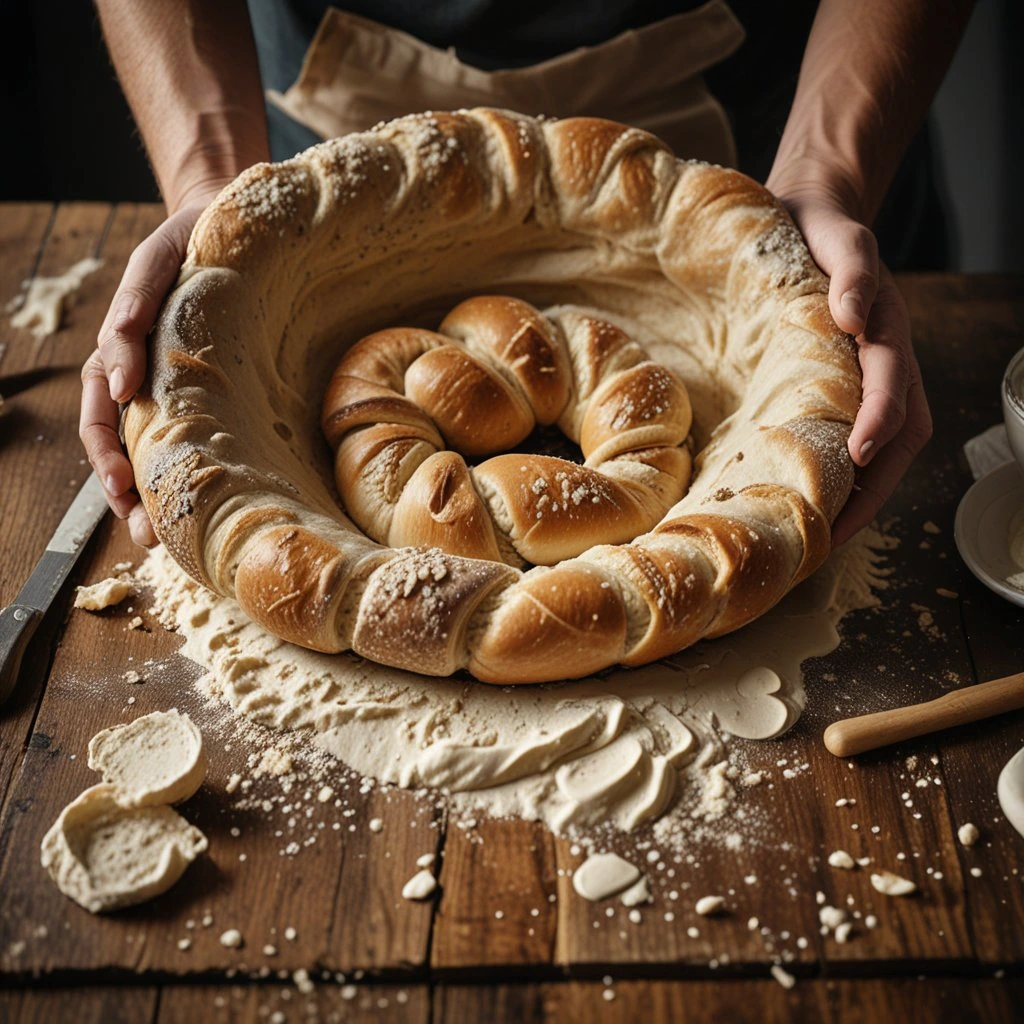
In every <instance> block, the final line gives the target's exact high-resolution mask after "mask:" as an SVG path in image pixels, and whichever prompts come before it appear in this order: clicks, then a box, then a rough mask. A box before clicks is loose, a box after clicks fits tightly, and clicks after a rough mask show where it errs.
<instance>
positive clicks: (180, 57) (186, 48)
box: [96, 0, 269, 213]
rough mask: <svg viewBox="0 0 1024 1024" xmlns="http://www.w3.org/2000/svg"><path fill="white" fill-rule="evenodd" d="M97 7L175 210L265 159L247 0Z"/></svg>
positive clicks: (127, 1)
mask: <svg viewBox="0 0 1024 1024" xmlns="http://www.w3.org/2000/svg"><path fill="white" fill-rule="evenodd" d="M96 6H97V9H98V11H99V15H100V21H101V23H102V25H103V33H104V36H105V38H106V41H107V46H108V48H109V50H110V56H111V60H112V61H113V63H114V67H115V69H116V70H117V75H118V78H119V79H120V82H121V86H122V88H123V89H124V92H125V95H126V96H127V98H128V103H129V105H130V106H131V108H132V113H133V114H134V115H135V121H136V123H137V124H138V126H139V131H140V132H141V134H142V138H143V141H144V142H145V145H146V151H147V153H148V154H149V159H150V162H151V163H152V166H153V172H154V174H155V175H156V179H157V183H158V185H159V187H160V193H161V195H162V196H163V197H164V201H165V203H166V204H167V208H168V210H169V212H171V213H173V212H174V211H175V210H177V209H179V208H180V207H181V206H183V205H185V204H186V203H188V202H189V201H190V200H192V199H193V198H195V197H196V196H198V195H200V194H203V193H207V192H209V191H210V190H211V189H212V188H216V187H217V186H219V185H220V184H223V183H224V182H225V181H228V180H230V179H231V178H233V177H234V176H235V175H237V174H238V173H239V172H240V171H242V170H244V169H245V168H246V167H249V166H250V165H252V164H254V163H257V162H259V161H260V160H266V159H268V158H269V148H268V144H267V132H266V118H265V112H264V106H263V94H262V89H261V86H260V79H259V65H258V63H257V60H256V48H255V45H254V43H253V38H252V28H251V25H250V23H249V15H248V11H247V9H246V5H245V0H216V2H210V0H160V2H158V3H149V2H138V0H97V2H96Z"/></svg>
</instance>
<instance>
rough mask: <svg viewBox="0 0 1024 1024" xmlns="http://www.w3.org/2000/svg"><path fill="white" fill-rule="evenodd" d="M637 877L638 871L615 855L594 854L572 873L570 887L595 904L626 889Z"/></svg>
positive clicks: (638, 875)
mask: <svg viewBox="0 0 1024 1024" xmlns="http://www.w3.org/2000/svg"><path fill="white" fill-rule="evenodd" d="M639 877H640V869H639V868H638V867H636V866H635V865H634V864H630V863H629V861H628V860H623V858H622V857H620V856H619V855H618V854H617V853H595V854H591V856H589V857H588V858H587V859H586V860H585V861H584V862H583V863H582V864H581V865H580V866H579V867H578V868H577V869H576V870H575V871H574V872H573V876H572V887H573V888H574V889H575V890H576V892H577V893H578V894H579V895H580V896H582V897H583V898H584V899H585V900H591V901H593V902H597V901H598V900H605V899H607V898H608V897H609V896H614V895H615V894H616V893H619V892H622V890H623V889H628V888H629V887H630V886H631V885H632V884H633V883H634V882H635V881H636V880H637V879H638V878H639Z"/></svg>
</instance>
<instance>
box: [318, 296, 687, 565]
mask: <svg viewBox="0 0 1024 1024" xmlns="http://www.w3.org/2000/svg"><path fill="white" fill-rule="evenodd" d="M438 332H439V333H436V334H435V333H434V332H432V331H424V330H417V329H415V328H404V329H403V328H392V329H390V330H385V331H378V332H377V333H376V334H371V335H370V336H369V337H367V338H363V339H362V341H360V342H358V344H356V345H354V346H353V347H352V348H351V349H349V351H348V352H346V353H345V355H344V356H343V357H342V360H341V363H340V364H339V366H338V368H337V369H336V370H335V371H334V376H333V377H332V378H331V383H330V384H329V385H328V388H327V395H326V397H325V398H324V407H323V424H324V432H325V433H326V435H327V440H328V441H329V442H330V445H331V447H332V448H333V449H334V450H335V453H336V455H335V465H334V473H335V480H336V482H337V484H338V491H339V493H340V494H341V496H342V499H343V502H344V505H345V508H346V509H348V511H349V514H350V515H351V516H352V518H353V519H354V520H355V522H356V523H357V524H358V525H359V526H360V527H361V528H362V529H363V531H364V532H365V533H367V534H368V535H369V536H371V537H373V539H374V540H377V541H380V542H381V543H384V544H388V545H390V546H391V547H393V548H400V547H406V546H416V545H423V546H425V547H436V548H440V549H441V550H442V551H447V552H449V553H450V554H453V555H465V556H467V557H468V558H485V559H489V560H491V561H498V562H508V563H509V564H512V565H517V566H522V565H524V564H527V563H534V564H537V565H554V564H556V563H558V562H560V561H562V560H563V559H566V558H571V557H573V556H574V555H581V554H583V552H585V551H587V550H588V549H589V548H592V547H594V545H596V544H602V543H605V544H612V543H616V542H623V541H630V540H632V539H633V538H634V537H636V536H637V535H638V534H640V533H643V532H645V531H646V530H649V529H651V528H652V527H653V526H656V525H657V523H658V521H659V520H660V519H661V518H662V517H663V516H664V515H665V513H666V512H667V511H668V510H669V509H670V508H671V507H672V506H673V505H674V504H675V503H676V502H677V501H678V500H679V499H680V498H681V497H682V496H683V494H684V493H685V491H686V485H687V483H688V482H689V479H690V468H691V460H690V453H689V451H688V450H687V449H686V448H685V447H684V446H683V445H684V442H685V441H686V438H687V436H688V434H689V432H690V424H691V422H692V420H693V416H692V413H691V409H690V399H689V397H688V396H687V394H686V387H685V385H684V384H683V382H682V381H681V380H680V379H679V377H678V375H677V374H675V373H673V372H672V370H670V369H668V368H667V367H664V366H660V365H659V364H657V363H653V362H651V361H650V359H649V358H648V356H647V353H646V352H644V350H643V349H642V348H641V347H640V346H639V345H637V344H636V343H635V342H634V341H632V340H630V338H629V337H628V335H626V334H625V333H624V332H623V331H620V330H619V329H618V328H617V327H616V326H615V325H614V324H610V323H608V322H607V321H605V320H601V319H599V318H597V317H594V316H589V315H587V314H586V313H585V312H584V311H581V310H577V309H573V308H571V307H562V308H560V309H556V310H549V311H548V313H547V315H543V314H541V313H540V312H539V311H538V310H536V309H534V308H533V307H532V306H531V305H529V304H528V303H526V302H522V301H521V300H519V299H513V298H508V297H506V296H478V297H477V298H474V299H467V300H466V301H465V302H462V303H460V304H459V305H458V306H457V307H456V308H455V309H453V310H452V311H451V313H449V314H448V316H446V317H445V318H444V321H443V322H442V323H441V326H440V327H439V328H438ZM556 421H557V423H558V425H559V426H560V427H561V428H562V430H563V431H564V432H565V434H566V435H567V436H568V437H569V438H570V439H571V440H573V441H575V442H577V443H578V444H579V445H580V447H581V448H582V450H583V455H584V458H585V459H586V463H585V464H584V465H582V466H578V465H576V464H575V463H572V462H568V461H567V460H565V459H558V458H552V457H551V456H546V455H498V456H496V457H495V458H491V459H487V460H486V461H485V462H482V463H480V464H478V465H476V466H474V467H473V468H472V469H470V468H469V467H468V466H467V464H466V461H465V459H464V458H463V455H489V454H492V453H493V452H498V451H502V450H504V449H506V448H511V447H513V446H514V445H516V444H518V443H519V442H521V441H523V440H524V439H525V438H526V437H527V435H528V434H529V433H530V432H531V431H532V430H533V429H534V427H536V426H537V425H538V424H541V425H548V424H551V423H554V422H556ZM442 435H443V437H444V441H446V442H447V443H448V444H449V446H451V447H452V448H453V449H455V450H454V451H442V450H441V449H442V448H443V446H444V441H442V440H441V437H442Z"/></svg>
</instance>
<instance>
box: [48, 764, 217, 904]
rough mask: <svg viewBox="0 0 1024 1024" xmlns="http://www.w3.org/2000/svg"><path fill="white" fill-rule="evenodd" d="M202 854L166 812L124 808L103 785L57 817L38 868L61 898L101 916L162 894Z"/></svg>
mask: <svg viewBox="0 0 1024 1024" xmlns="http://www.w3.org/2000/svg"><path fill="white" fill-rule="evenodd" d="M206 847H207V841H206V836H204V835H203V833H202V832H200V831H199V829H197V828H195V827H194V826H193V825H190V824H189V823H188V822H187V821H185V819H184V818H182V817H181V815H179V814H178V813H177V812H175V811H173V810H171V808H170V807H134V808H128V807H122V806H121V805H120V804H118V803H117V800H116V790H115V788H114V787H113V786H111V785H108V784H106V783H100V785H98V786H93V787H92V788H90V789H87V790H86V791H85V792H84V793H82V794H81V795H80V796H79V797H78V799H77V800H75V801H73V802H72V803H70V804H68V806H67V807H65V808H64V810H63V811H61V814H60V817H59V818H58V819H57V821H56V822H55V823H54V825H53V827H52V828H51V829H50V831H49V832H47V833H46V835H45V836H44V837H43V843H42V849H41V861H42V865H43V867H44V868H46V870H47V871H48V872H49V873H50V877H51V878H52V879H53V880H54V882H55V883H56V884H57V888H58V889H60V891H61V892H62V893H64V895H65V896H68V897H70V898H71V899H73V900H74V901H75V902H76V903H78V904H79V905H80V906H82V907H85V909H86V910H88V911H90V912H91V913H93V914H99V913H104V912H106V911H109V910H116V909H117V908H119V907H128V906H131V905H132V904H135V903H142V902H143V901H145V900H148V899H152V898H153V897H154V896H158V895H159V894H160V893H162V892H166V890H167V889H169V888H170V887H171V886H172V885H174V883H175V882H176V881H177V880H178V879H179V878H180V877H181V875H182V873H183V872H184V871H185V868H187V867H188V866H189V864H191V863H192V861H193V860H195V858H196V857H198V856H199V854H201V853H202V852H203V851H204V850H205V849H206Z"/></svg>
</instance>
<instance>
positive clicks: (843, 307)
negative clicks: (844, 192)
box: [791, 203, 878, 335]
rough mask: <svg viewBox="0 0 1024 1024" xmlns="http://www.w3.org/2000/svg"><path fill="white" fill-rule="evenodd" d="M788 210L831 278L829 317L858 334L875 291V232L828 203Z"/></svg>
mask: <svg viewBox="0 0 1024 1024" xmlns="http://www.w3.org/2000/svg"><path fill="white" fill-rule="evenodd" d="M791 212H792V213H793V219H794V220H795V221H796V223H797V227H799V228H800V230H801V232H802V233H803V236H804V238H805V239H806V240H807V247H808V248H809V249H810V251H811V255H812V256H813V257H814V261H815V263H817V264H818V266H819V267H821V269H822V270H823V271H824V272H825V273H826V274H828V275H829V277H830V278H831V282H830V284H829V289H828V304H829V309H830V311H831V313H832V317H833V319H834V320H835V322H836V323H837V324H838V325H839V327H840V328H841V329H842V330H844V331H846V332H847V333H848V334H853V335H858V334H860V333H861V332H862V331H863V330H864V327H865V326H866V324H867V321H868V314H869V313H870V312H871V307H872V305H873V304H874V301H875V296H876V294H877V292H878V243H877V242H876V241H875V236H874V235H873V234H872V233H871V231H870V230H869V229H868V228H866V227H864V225H863V224H859V223H857V221H855V220H853V219H851V218H850V217H849V216H848V215H847V214H846V213H844V212H843V211H842V210H841V209H839V208H837V207H835V206H833V205H832V204H830V203H821V204H819V203H815V204H813V205H807V206H802V207H797V208H796V209H793V210H791Z"/></svg>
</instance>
